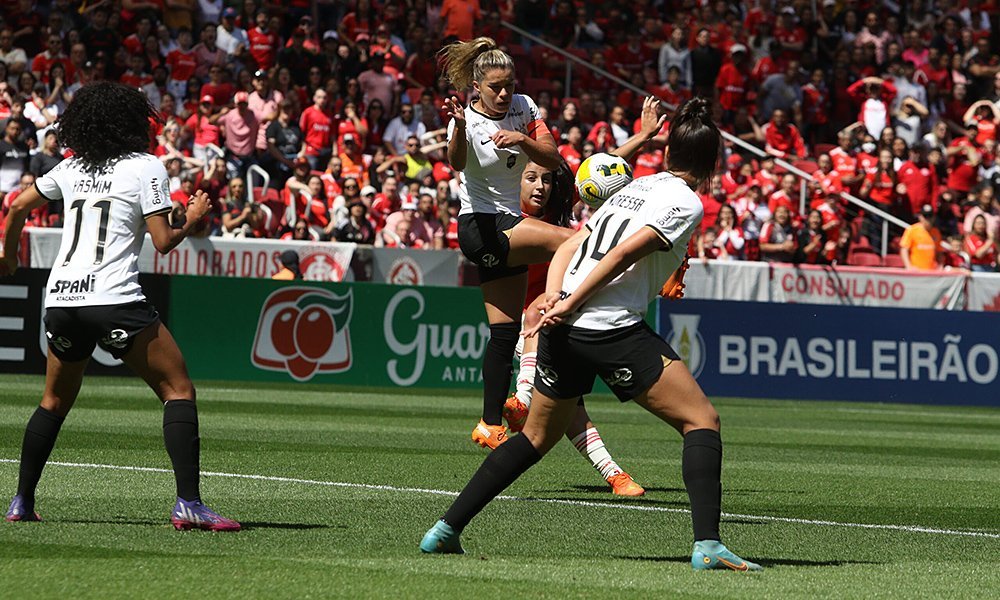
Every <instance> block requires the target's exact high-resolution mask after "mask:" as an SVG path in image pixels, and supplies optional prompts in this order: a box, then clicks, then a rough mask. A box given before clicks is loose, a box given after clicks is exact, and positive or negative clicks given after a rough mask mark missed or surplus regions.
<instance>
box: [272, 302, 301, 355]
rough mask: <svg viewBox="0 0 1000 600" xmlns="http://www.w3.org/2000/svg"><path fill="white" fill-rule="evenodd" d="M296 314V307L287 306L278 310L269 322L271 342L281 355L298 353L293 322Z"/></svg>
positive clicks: (296, 316) (297, 312)
mask: <svg viewBox="0 0 1000 600" xmlns="http://www.w3.org/2000/svg"><path fill="white" fill-rule="evenodd" d="M298 316H299V309H298V308H297V307H295V306H287V307H285V308H282V309H281V310H280V311H278V314H277V315H275V316H274V321H273V322H272V323H271V342H272V343H273V344H274V349H275V350H277V351H278V352H279V353H281V355H282V356H295V355H297V354H298V351H297V350H296V349H295V323H296V320H297V318H298Z"/></svg>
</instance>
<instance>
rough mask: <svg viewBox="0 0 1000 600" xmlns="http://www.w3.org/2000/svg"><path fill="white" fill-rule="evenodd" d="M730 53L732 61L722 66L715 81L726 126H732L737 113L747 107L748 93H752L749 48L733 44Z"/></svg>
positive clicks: (723, 121)
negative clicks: (748, 67)
mask: <svg viewBox="0 0 1000 600" xmlns="http://www.w3.org/2000/svg"><path fill="white" fill-rule="evenodd" d="M729 53H730V55H731V57H732V61H731V62H729V63H728V64H724V65H722V68H721V69H720V70H719V75H718V77H716V79H715V88H716V89H717V90H718V93H719V105H720V106H721V107H722V123H723V124H725V125H731V124H732V123H733V118H734V117H735V116H736V111H737V110H738V109H739V108H740V107H742V106H746V105H747V93H748V92H749V91H750V90H749V88H750V75H749V73H748V72H747V66H748V64H749V63H748V59H747V47H746V46H744V45H743V44H733V46H732V47H731V48H730V49H729Z"/></svg>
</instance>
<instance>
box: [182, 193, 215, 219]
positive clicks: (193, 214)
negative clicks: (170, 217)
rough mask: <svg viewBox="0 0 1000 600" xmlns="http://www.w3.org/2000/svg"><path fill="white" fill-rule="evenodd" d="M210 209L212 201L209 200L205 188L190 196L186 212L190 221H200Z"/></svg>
mask: <svg viewBox="0 0 1000 600" xmlns="http://www.w3.org/2000/svg"><path fill="white" fill-rule="evenodd" d="M210 210H212V201H211V200H209V198H208V194H206V193H205V190H198V191H197V192H195V193H194V194H193V195H192V196H191V197H189V198H188V205H187V211H186V212H185V214H186V215H187V219H188V221H189V222H196V221H200V220H201V219H202V218H203V217H204V216H205V215H207V214H208V213H209V211H210Z"/></svg>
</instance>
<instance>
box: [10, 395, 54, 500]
mask: <svg viewBox="0 0 1000 600" xmlns="http://www.w3.org/2000/svg"><path fill="white" fill-rule="evenodd" d="M65 420H66V419H65V417H60V416H59V415H57V414H55V413H52V412H49V411H47V410H45V409H44V408H42V407H41V406H39V407H38V408H36V409H35V413H34V414H33V415H31V418H30V419H28V426H27V427H25V428H24V441H23V442H22V444H21V470H20V472H19V473H18V478H17V494H18V495H19V496H21V497H22V498H24V504H25V510H27V511H28V512H31V511H33V510H34V508H35V488H36V487H37V486H38V480H39V479H41V477H42V469H44V468H45V463H46V462H47V461H48V460H49V454H51V453H52V447H53V446H55V445H56V437H57V436H58V435H59V428H61V427H62V424H63V421H65Z"/></svg>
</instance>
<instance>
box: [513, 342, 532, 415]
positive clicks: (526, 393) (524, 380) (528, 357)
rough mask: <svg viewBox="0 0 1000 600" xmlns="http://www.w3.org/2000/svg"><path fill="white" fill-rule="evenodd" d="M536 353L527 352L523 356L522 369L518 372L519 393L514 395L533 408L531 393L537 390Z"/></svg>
mask: <svg viewBox="0 0 1000 600" xmlns="http://www.w3.org/2000/svg"><path fill="white" fill-rule="evenodd" d="M536 354H537V353H536V352H525V353H524V354H522V355H521V368H520V370H518V372H517V391H515V392H514V395H515V396H517V399H518V400H520V401H521V402H524V405H525V406H528V407H530V406H531V392H532V391H533V390H534V389H535V362H536V358H535V356H536Z"/></svg>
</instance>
